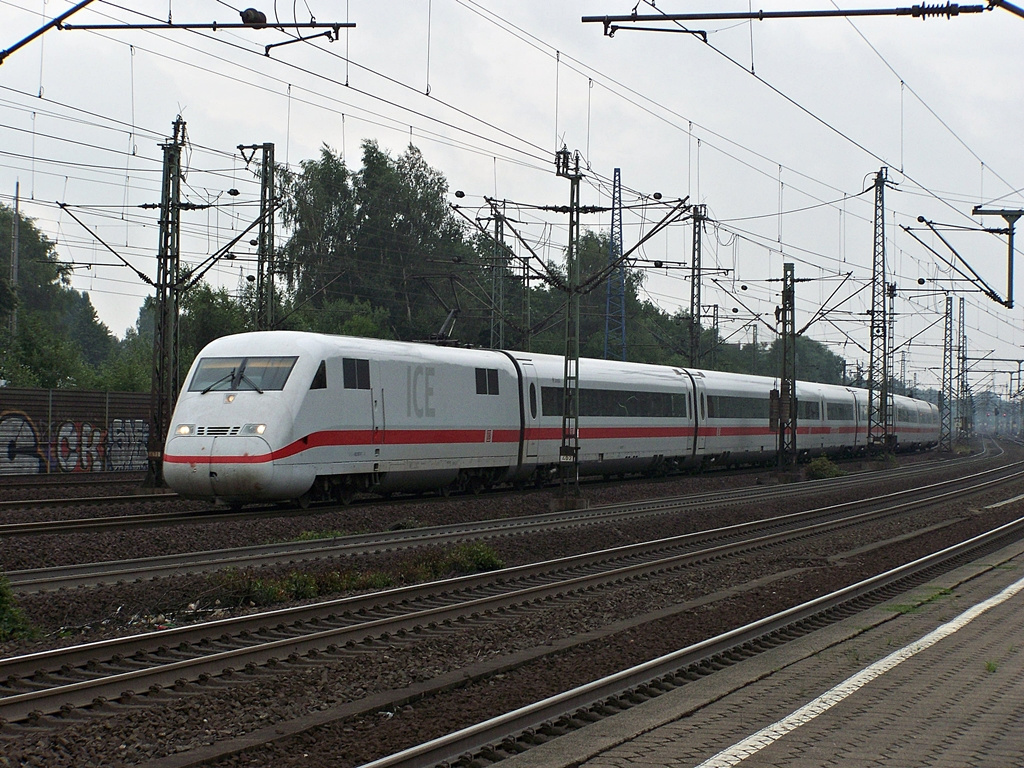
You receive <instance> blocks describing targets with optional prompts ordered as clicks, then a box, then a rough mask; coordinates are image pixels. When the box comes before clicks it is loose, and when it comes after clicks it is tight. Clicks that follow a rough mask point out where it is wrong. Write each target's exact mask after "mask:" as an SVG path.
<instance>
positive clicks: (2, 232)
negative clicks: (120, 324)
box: [0, 205, 116, 388]
mask: <svg viewBox="0 0 1024 768" xmlns="http://www.w3.org/2000/svg"><path fill="white" fill-rule="evenodd" d="M13 224H14V211H13V209H11V208H9V207H8V206H5V205H0V243H7V244H9V243H10V242H11V241H12V229H13ZM10 274H11V250H10V248H9V247H8V248H0V275H2V278H0V321H2V322H3V325H4V326H5V327H6V326H7V325H8V323H9V322H10V315H11V312H12V311H14V310H15V309H16V310H17V335H16V336H15V337H14V338H13V339H8V340H7V341H6V343H5V347H4V349H3V352H4V354H3V355H2V356H0V378H2V379H6V380H7V381H8V382H9V383H10V384H11V385H13V386H24V387H52V388H56V387H79V388H96V387H97V386H98V385H99V384H100V379H99V377H98V375H97V368H98V367H99V366H101V365H102V364H103V363H104V361H106V360H107V358H108V357H109V356H110V354H111V353H112V351H113V349H114V347H115V345H116V339H114V337H113V335H112V334H111V333H110V330H109V329H108V328H107V327H106V326H105V325H104V324H103V323H101V322H100V321H99V320H98V319H97V317H96V310H95V308H94V307H93V306H92V302H91V301H90V300H89V297H88V296H87V295H86V294H85V293H80V292H78V291H75V290H73V289H72V288H71V287H70V279H71V272H70V269H69V267H67V266H66V265H64V264H62V263H60V261H59V260H58V257H57V251H56V247H55V245H54V243H52V242H51V241H50V240H49V239H47V237H46V236H45V235H43V234H42V233H41V232H40V231H39V230H38V229H37V228H36V226H35V224H34V223H33V222H32V220H31V219H27V218H25V217H24V216H19V233H18V284H17V286H13V285H12V284H11V280H10V279H9V275H10ZM5 335H6V334H5Z"/></svg>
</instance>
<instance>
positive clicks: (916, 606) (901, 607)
mask: <svg viewBox="0 0 1024 768" xmlns="http://www.w3.org/2000/svg"><path fill="white" fill-rule="evenodd" d="M952 594H953V590H951V589H940V590H939V591H938V592H936V593H935V594H934V595H930V596H929V597H926V598H925V599H924V600H921V601H919V602H916V603H899V604H897V605H892V606H889V609H888V610H890V611H892V612H893V613H917V612H918V611H920V610H921V609H922V608H923V607H924V606H926V605H928V603H934V602H935V601H936V600H940V599H941V598H943V597H949V596H950V595H952Z"/></svg>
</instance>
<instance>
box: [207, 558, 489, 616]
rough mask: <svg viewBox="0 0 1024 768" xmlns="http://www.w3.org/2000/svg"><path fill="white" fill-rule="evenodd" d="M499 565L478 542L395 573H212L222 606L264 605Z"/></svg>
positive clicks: (417, 560) (406, 564) (380, 586)
mask: <svg viewBox="0 0 1024 768" xmlns="http://www.w3.org/2000/svg"><path fill="white" fill-rule="evenodd" d="M502 567H504V564H503V563H502V561H501V559H500V558H499V557H498V555H497V553H495V552H494V551H493V550H492V549H491V548H490V547H488V546H486V545H483V544H465V545H462V546H458V547H453V548H451V549H448V550H445V551H441V552H431V553H427V554H423V555H420V556H419V557H417V558H415V559H413V560H411V561H409V562H407V563H405V564H403V566H401V567H400V568H399V569H398V570H397V571H395V572H388V571H356V570H344V571H327V572H307V571H291V572H289V573H288V574H287V575H286V576H284V577H282V578H260V577H258V576H257V575H256V573H255V572H254V571H250V570H239V569H229V570H227V571H223V572H221V573H219V574H217V575H215V576H214V577H213V579H214V582H215V585H214V590H213V591H214V592H215V593H216V595H213V596H208V597H214V596H215V597H216V599H217V600H218V601H219V602H220V603H221V604H235V605H251V606H257V605H259V606H267V605H274V604H276V603H282V602H287V601H290V600H308V599H312V598H317V597H322V596H325V595H337V594H342V593H345V592H359V591H367V590H380V589H388V588H390V587H394V586H396V585H398V584H414V583H419V582H424V581H432V580H435V579H440V578H445V577H449V576H458V575H464V574H470V573H480V572H483V571H493V570H497V569H499V568H502Z"/></svg>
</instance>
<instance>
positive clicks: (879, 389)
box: [868, 167, 892, 450]
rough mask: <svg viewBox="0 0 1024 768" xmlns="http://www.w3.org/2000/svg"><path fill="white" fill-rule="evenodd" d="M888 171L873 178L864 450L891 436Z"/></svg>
mask: <svg viewBox="0 0 1024 768" xmlns="http://www.w3.org/2000/svg"><path fill="white" fill-rule="evenodd" d="M888 170H889V169H888V168H885V167H883V168H882V169H881V170H879V172H878V173H877V174H876V175H875V237H874V254H873V258H872V262H871V310H870V315H871V347H870V361H869V364H868V447H869V448H871V449H873V450H888V449H889V448H890V447H891V445H890V443H891V437H892V412H891V409H890V408H889V375H890V370H891V368H890V363H889V344H888V340H889V327H888V323H887V321H886V314H887V313H886V295H887V293H888V286H887V284H886V282H885V184H886V182H887V181H888Z"/></svg>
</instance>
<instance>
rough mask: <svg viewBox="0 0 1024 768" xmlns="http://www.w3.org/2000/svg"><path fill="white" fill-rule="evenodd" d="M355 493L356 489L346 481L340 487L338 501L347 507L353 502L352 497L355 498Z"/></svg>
mask: <svg viewBox="0 0 1024 768" xmlns="http://www.w3.org/2000/svg"><path fill="white" fill-rule="evenodd" d="M355 495H356V492H355V489H354V488H353V487H352V486H351V485H349V484H348V483H345V484H344V485H342V486H341V487H340V488H338V493H337V496H338V501H340V502H341V503H342V504H344V505H345V506H346V507H347V506H348V505H349V504H351V503H352V499H353V498H355Z"/></svg>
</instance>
